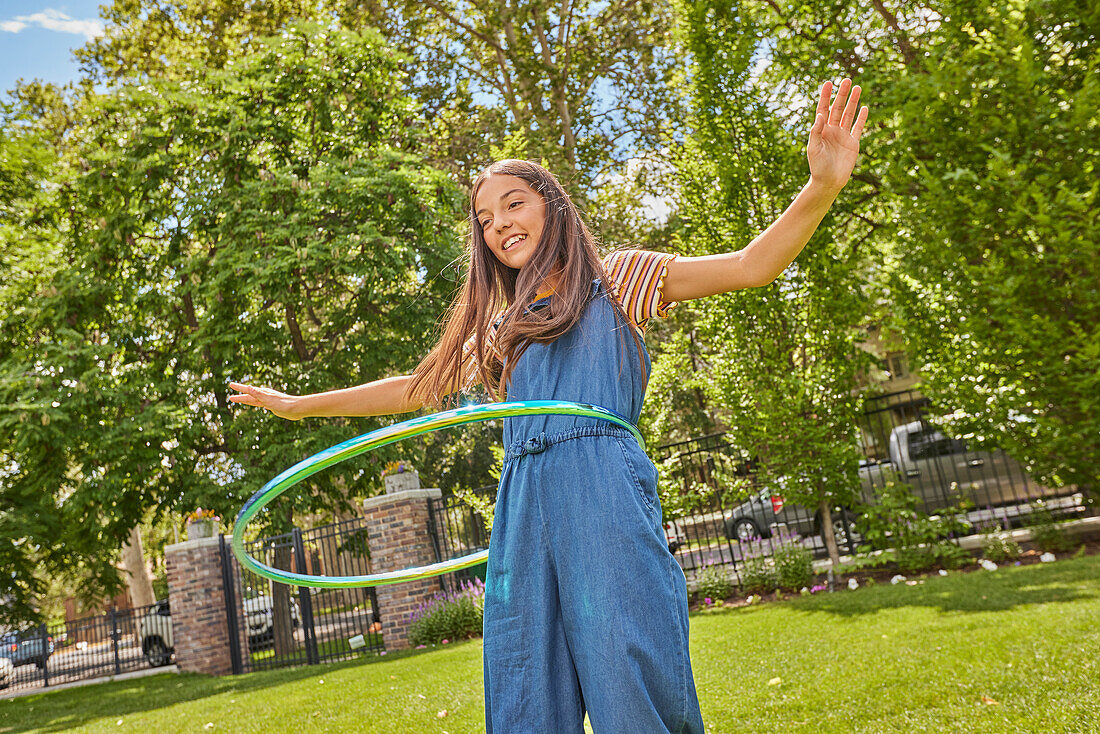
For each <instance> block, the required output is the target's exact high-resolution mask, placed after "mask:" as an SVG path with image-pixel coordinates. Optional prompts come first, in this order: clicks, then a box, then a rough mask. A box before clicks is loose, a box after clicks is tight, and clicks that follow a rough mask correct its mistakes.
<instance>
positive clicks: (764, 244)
mask: <svg viewBox="0 0 1100 734" xmlns="http://www.w3.org/2000/svg"><path fill="white" fill-rule="evenodd" d="M849 92H851V96H849ZM831 95H832V82H825V83H824V84H823V85H822V86H821V94H820V96H819V99H818V105H817V117H816V118H815V120H814V124H813V126H812V127H811V128H810V139H809V142H808V143H807V146H806V157H807V159H808V160H809V165H810V180H809V182H808V183H807V184H806V185H805V186H803V187H802V190H801V191H800V192H798V196H796V197H795V199H794V201H793V202H791V205H790V206H788V207H787V209H786V211H784V212H783V213H782V214H781V215H780V216H779V218H778V219H776V220H775V222H773V223H772V225H771V226H770V227H768V228H767V229H766V230H764V232H762V233H761V234H760V235H759V236H758V237H756V239H754V240H753V241H752V242H750V243H749V244H748V246H746V247H745V248H744V249H741V250H738V251H736V252H727V253H724V254H721V255H706V256H703V257H678V258H676V259H675V260H673V261H671V262H670V263H669V264H668V270H667V272H666V273H665V280H664V285H663V287H662V289H661V295H662V300H665V301H687V300H690V299H692V298H703V297H704V296H712V295H714V294H716V293H725V292H726V291H733V290H738V289H740V288H755V287H758V286H763V285H767V284H768V283H771V282H772V281H773V280H775V279H776V278H777V277H779V274H780V273H782V272H783V271H784V270H785V269H786V268H787V266H788V265H790V264H791V263H792V262H794V259H795V258H796V257H798V253H800V252H802V248H803V247H805V246H806V243H807V242H808V241H809V240H810V236H811V235H813V233H814V231H815V230H817V226H818V225H819V224H821V220H822V219H823V218H824V217H825V213H826V212H827V211H829V207H831V206H832V205H833V202H834V201H835V200H836V197H837V196H838V195H839V194H840V191H841V189H843V188H844V185H845V184H846V183H847V182H848V179H849V178H850V177H851V174H852V169H853V168H854V167H855V163H856V157H857V156H858V155H859V138H860V135H862V134H863V124H864V122H865V121H866V120H867V108H866V107H863V108H862V109H860V108H859V95H860V88H859V87H858V86H854V87H853V86H851V80H850V79H845V80H844V81H842V82H841V83H840V88H839V89H838V90H837V96H836V99H835V100H834V101H833V103H832V106H830V105H829V98H830V97H831ZM857 111H858V115H857Z"/></svg>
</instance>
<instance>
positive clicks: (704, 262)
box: [661, 180, 839, 301]
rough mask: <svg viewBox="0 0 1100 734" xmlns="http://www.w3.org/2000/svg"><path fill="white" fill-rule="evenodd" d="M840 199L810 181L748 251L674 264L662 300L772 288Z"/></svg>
mask: <svg viewBox="0 0 1100 734" xmlns="http://www.w3.org/2000/svg"><path fill="white" fill-rule="evenodd" d="M837 193H839V192H834V191H830V190H827V189H824V188H821V187H819V186H818V185H815V184H814V182H813V181H812V180H811V181H810V182H809V183H808V184H806V185H805V186H803V187H802V191H800V192H799V193H798V196H797V197H795V200H794V201H793V202H791V205H790V206H789V207H787V210H786V211H784V212H783V214H781V215H780V216H779V218H778V219H776V220H775V222H773V223H772V225H771V226H770V227H768V228H767V229H766V230H764V232H763V233H762V234H760V236H759V237H757V238H756V239H754V240H753V241H752V242H750V243H749V245H748V246H747V247H745V248H744V249H742V250H738V251H737V252H726V253H723V254H721V255H704V256H702V257H678V258H676V259H675V260H672V261H670V262H669V264H668V271H667V272H666V274H665V281H664V287H663V288H662V290H661V293H662V300H665V301H688V300H691V299H692V298H703V297H704V296H713V295H714V294H716V293H725V292H726V291H735V290H739V289H741V288H756V287H759V286H762V285H767V284H768V283H771V282H772V281H773V280H775V279H776V278H777V277H779V274H780V273H782V272H783V271H784V270H786V269H787V266H788V265H790V264H791V263H792V262H794V259H795V258H796V257H798V253H800V252H802V248H803V247H805V246H806V243H807V242H808V241H809V240H810V236H811V235H812V234H813V233H814V231H815V230H816V229H817V225H819V224H821V220H822V218H824V216H825V212H827V211H829V207H830V206H832V205H833V201H834V200H835V199H836V195H837Z"/></svg>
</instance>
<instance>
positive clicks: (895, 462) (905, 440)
mask: <svg viewBox="0 0 1100 734" xmlns="http://www.w3.org/2000/svg"><path fill="white" fill-rule="evenodd" d="M889 452H890V460H889V461H885V462H881V463H879V464H869V465H867V466H864V467H862V468H861V469H860V472H859V474H860V480H861V482H862V484H863V486H864V489H865V493H867V494H872V492H871V490H872V489H873V488H874V487H881V486H882V485H883V481H884V477H883V476H882V473H883V472H884V471H892V472H894V473H895V474H896V475H897V477H898V478H899V479H901V480H902V481H904V482H906V483H907V484H909V485H911V486H912V487H913V493H914V494H915V495H916V496H917V498H918V499H919V500H920V501H921V502H923V503H924V506H925V508H926V509H928V510H929V511H934V510H939V509H943V508H944V507H947V506H948V505H950V504H953V503H954V499H953V498H952V496H951V492H950V490H951V487H952V484H957V485H958V489H959V491H960V492H961V494H962V495H963V497H964V498H965V499H968V500H970V501H971V502H973V503H974V505H975V506H976V507H986V506H990V505H991V506H994V507H997V506H1000V505H1008V504H1017V503H1020V502H1023V501H1026V500H1027V499H1037V497H1036V496H1035V495H1036V494H1037V495H1038V496H1039V497H1047V496H1051V495H1054V494H1057V492H1055V490H1053V489H1050V488H1048V487H1043V486H1042V485H1039V484H1037V483H1034V482H1033V484H1034V486H1035V488H1036V490H1037V491H1036V492H1032V493H1031V494H1032V496H1031V497H1029V498H1023V497H1021V496H1019V494H1018V487H1019V482H1020V479H1022V478H1024V477H1026V476H1027V474H1026V473H1025V471H1024V469H1023V467H1021V466H1020V464H1019V463H1018V462H1017V461H1016V460H1015V459H1013V458H1012V457H1010V456H1008V455H1007V454H1005V453H1003V452H998V453H996V454H994V453H993V452H991V451H982V450H974V449H971V448H969V447H968V446H967V443H966V441H964V440H962V439H957V438H948V437H947V436H945V435H944V434H943V433H942V432H941V431H940V430H939V429H938V428H936V427H935V426H932V425H931V424H929V423H928V422H927V421H913V422H911V423H906V424H905V425H903V426H898V427H896V428H894V430H892V431H891V432H890V439H889Z"/></svg>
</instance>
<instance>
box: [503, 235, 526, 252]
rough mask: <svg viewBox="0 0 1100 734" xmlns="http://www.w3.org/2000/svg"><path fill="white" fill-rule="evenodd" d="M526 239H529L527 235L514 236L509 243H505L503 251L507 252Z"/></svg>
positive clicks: (509, 239)
mask: <svg viewBox="0 0 1100 734" xmlns="http://www.w3.org/2000/svg"><path fill="white" fill-rule="evenodd" d="M525 239H527V235H525V234H517V235H513V236H511V237H509V238H508V241H507V242H505V243H504V247H503V248H502V249H504V250H507V249H508V248H510V247H511V246H512V245H514V244H516V243H517V242H522V241H523V240H525Z"/></svg>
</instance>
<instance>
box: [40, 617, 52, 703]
mask: <svg viewBox="0 0 1100 734" xmlns="http://www.w3.org/2000/svg"><path fill="white" fill-rule="evenodd" d="M38 636H39V638H40V639H41V640H42V681H43V683H42V685H43V686H44V687H47V688H48V687H49V685H50V635H49V633H48V632H47V631H46V623H45V622H42V624H40V625H39V626H38Z"/></svg>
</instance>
